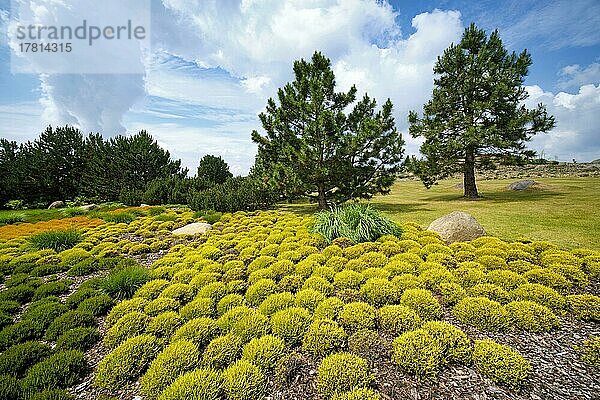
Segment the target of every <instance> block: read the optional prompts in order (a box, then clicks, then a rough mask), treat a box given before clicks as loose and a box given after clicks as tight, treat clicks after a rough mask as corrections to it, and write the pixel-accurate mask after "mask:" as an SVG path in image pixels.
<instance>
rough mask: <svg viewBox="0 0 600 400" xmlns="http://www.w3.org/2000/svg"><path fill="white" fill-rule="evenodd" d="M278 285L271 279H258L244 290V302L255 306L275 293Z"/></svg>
mask: <svg viewBox="0 0 600 400" xmlns="http://www.w3.org/2000/svg"><path fill="white" fill-rule="evenodd" d="M278 291H279V287H278V286H277V284H276V283H275V281H274V280H272V279H260V280H259V281H257V282H256V283H254V284H252V285H250V286H249V287H248V290H246V302H247V303H248V304H250V305H252V306H255V307H257V306H258V305H259V304H260V303H262V302H263V301H264V300H265V299H266V298H267V297H269V296H270V295H272V294H274V293H277V292H278Z"/></svg>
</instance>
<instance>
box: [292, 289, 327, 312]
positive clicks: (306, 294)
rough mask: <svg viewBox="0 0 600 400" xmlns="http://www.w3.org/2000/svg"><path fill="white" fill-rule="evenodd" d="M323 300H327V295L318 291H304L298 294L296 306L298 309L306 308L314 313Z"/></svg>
mask: <svg viewBox="0 0 600 400" xmlns="http://www.w3.org/2000/svg"><path fill="white" fill-rule="evenodd" d="M323 300H325V295H324V294H323V293H321V292H319V291H318V290H314V289H303V290H300V291H299V292H298V293H296V299H295V300H294V304H295V305H296V306H297V307H304V308H306V309H307V310H310V311H311V312H313V311H315V310H316V308H317V306H318V305H319V303H320V302H322V301H323Z"/></svg>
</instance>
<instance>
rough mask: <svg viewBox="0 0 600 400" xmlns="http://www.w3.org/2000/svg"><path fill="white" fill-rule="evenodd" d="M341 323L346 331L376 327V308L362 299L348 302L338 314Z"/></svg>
mask: <svg viewBox="0 0 600 400" xmlns="http://www.w3.org/2000/svg"><path fill="white" fill-rule="evenodd" d="M338 320H339V323H340V325H342V327H343V328H344V329H345V330H346V332H349V333H352V332H356V331H358V330H360V329H374V328H375V320H376V316H375V308H373V306H371V305H369V304H367V303H363V302H360V301H357V302H353V303H349V304H346V305H345V306H344V308H343V309H342V311H341V312H340V314H339V316H338Z"/></svg>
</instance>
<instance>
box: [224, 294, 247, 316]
mask: <svg viewBox="0 0 600 400" xmlns="http://www.w3.org/2000/svg"><path fill="white" fill-rule="evenodd" d="M244 302H245V300H244V296H242V295H241V294H237V293H231V294H228V295H227V296H225V297H223V298H222V299H221V300H219V302H218V303H217V314H218V315H223V314H225V313H226V312H227V311H229V310H231V309H232V308H234V307H237V306H243V305H244Z"/></svg>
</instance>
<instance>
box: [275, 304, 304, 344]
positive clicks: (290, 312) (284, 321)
mask: <svg viewBox="0 0 600 400" xmlns="http://www.w3.org/2000/svg"><path fill="white" fill-rule="evenodd" d="M311 322H312V318H311V316H310V312H309V311H308V310H307V309H305V308H301V307H290V308H286V309H285V310H281V311H277V312H276V313H275V314H273V316H272V317H271V328H272V331H273V334H274V335H276V336H279V337H280V338H282V339H283V340H284V341H285V343H286V344H287V345H288V346H290V347H292V346H294V345H296V344H299V343H300V342H301V341H302V338H303V337H304V334H305V333H306V331H307V330H308V327H309V326H310V324H311Z"/></svg>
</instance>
